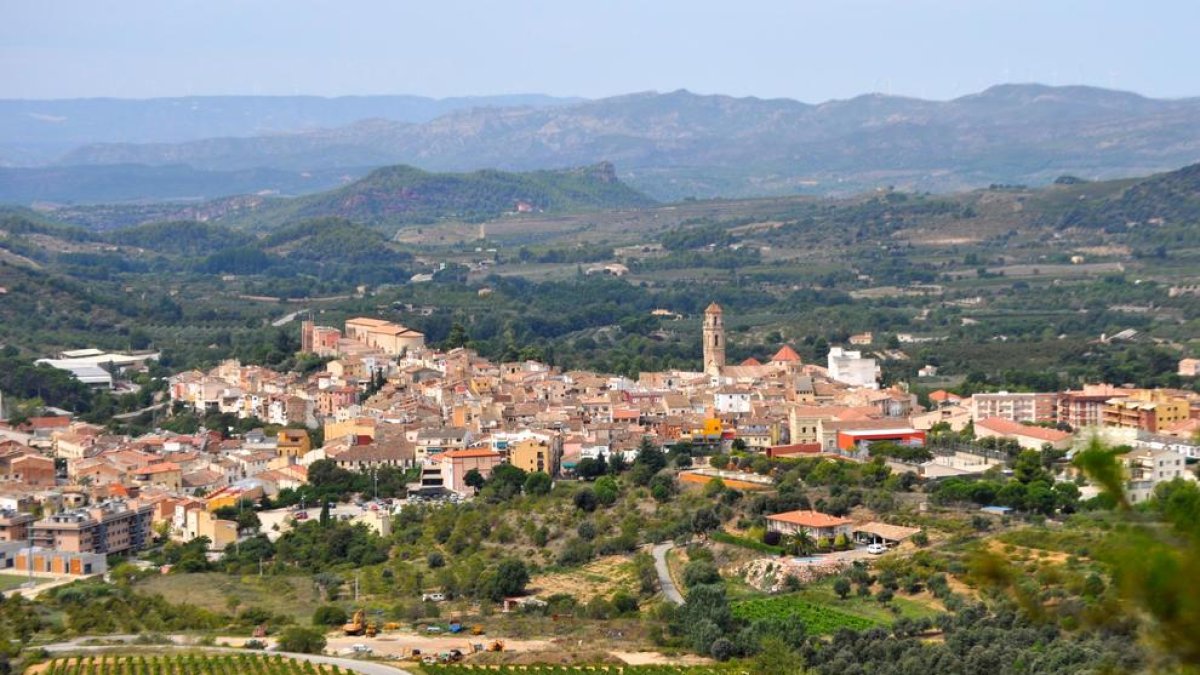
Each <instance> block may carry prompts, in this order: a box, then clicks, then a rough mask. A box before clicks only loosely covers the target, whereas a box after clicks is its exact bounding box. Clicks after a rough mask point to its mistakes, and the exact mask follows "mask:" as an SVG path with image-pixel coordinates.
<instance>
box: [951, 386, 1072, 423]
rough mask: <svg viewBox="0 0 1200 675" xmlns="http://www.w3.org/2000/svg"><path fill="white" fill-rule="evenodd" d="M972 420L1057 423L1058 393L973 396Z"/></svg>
mask: <svg viewBox="0 0 1200 675" xmlns="http://www.w3.org/2000/svg"><path fill="white" fill-rule="evenodd" d="M970 409H971V419H975V420H982V419H986V418H989V417H998V418H1000V419H1004V420H1009V421H1010V422H1055V421H1057V418H1058V394H1057V393H1049V394H1045V393H1038V392H1029V393H1012V392H1007V391H1001V392H997V393H994V394H975V395H973V396H971V403H970Z"/></svg>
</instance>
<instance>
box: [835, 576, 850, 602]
mask: <svg viewBox="0 0 1200 675" xmlns="http://www.w3.org/2000/svg"><path fill="white" fill-rule="evenodd" d="M833 592H834V593H837V596H838V597H839V598H841V599H843V600H845V599H846V596H848V595H850V580H849V579H847V578H846V577H838V578H837V579H834V581H833Z"/></svg>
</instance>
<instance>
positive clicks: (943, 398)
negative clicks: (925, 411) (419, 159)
mask: <svg viewBox="0 0 1200 675" xmlns="http://www.w3.org/2000/svg"><path fill="white" fill-rule="evenodd" d="M929 400H930V402H932V403H933V404H934V405H938V406H943V405H954V404H956V403H961V402H962V397H961V396H959V395H958V394H951V393H950V392H948V391H946V390H945V389H938V390H937V391H935V392H932V393H930V394H929Z"/></svg>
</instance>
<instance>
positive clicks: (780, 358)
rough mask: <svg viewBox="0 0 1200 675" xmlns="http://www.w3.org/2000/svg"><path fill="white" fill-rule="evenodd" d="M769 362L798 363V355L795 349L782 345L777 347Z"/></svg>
mask: <svg viewBox="0 0 1200 675" xmlns="http://www.w3.org/2000/svg"><path fill="white" fill-rule="evenodd" d="M771 362H772V363H799V362H800V355H799V354H797V353H796V350H795V349H792V348H791V347H790V346H788V345H784V346H782V347H780V348H779V351H777V352H775V356H772V357H771Z"/></svg>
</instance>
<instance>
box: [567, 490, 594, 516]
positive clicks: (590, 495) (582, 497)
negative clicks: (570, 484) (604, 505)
mask: <svg viewBox="0 0 1200 675" xmlns="http://www.w3.org/2000/svg"><path fill="white" fill-rule="evenodd" d="M573 501H574V502H575V508H577V509H579V510H580V511H586V512H588V513H591V512H592V511H595V510H596V505H597V504H598V503H599V500H598V499H596V493H595V492H594V491H592V489H591V488H583V489H581V490H579V491H577V492H576V493H575V497H574V499H573Z"/></svg>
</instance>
